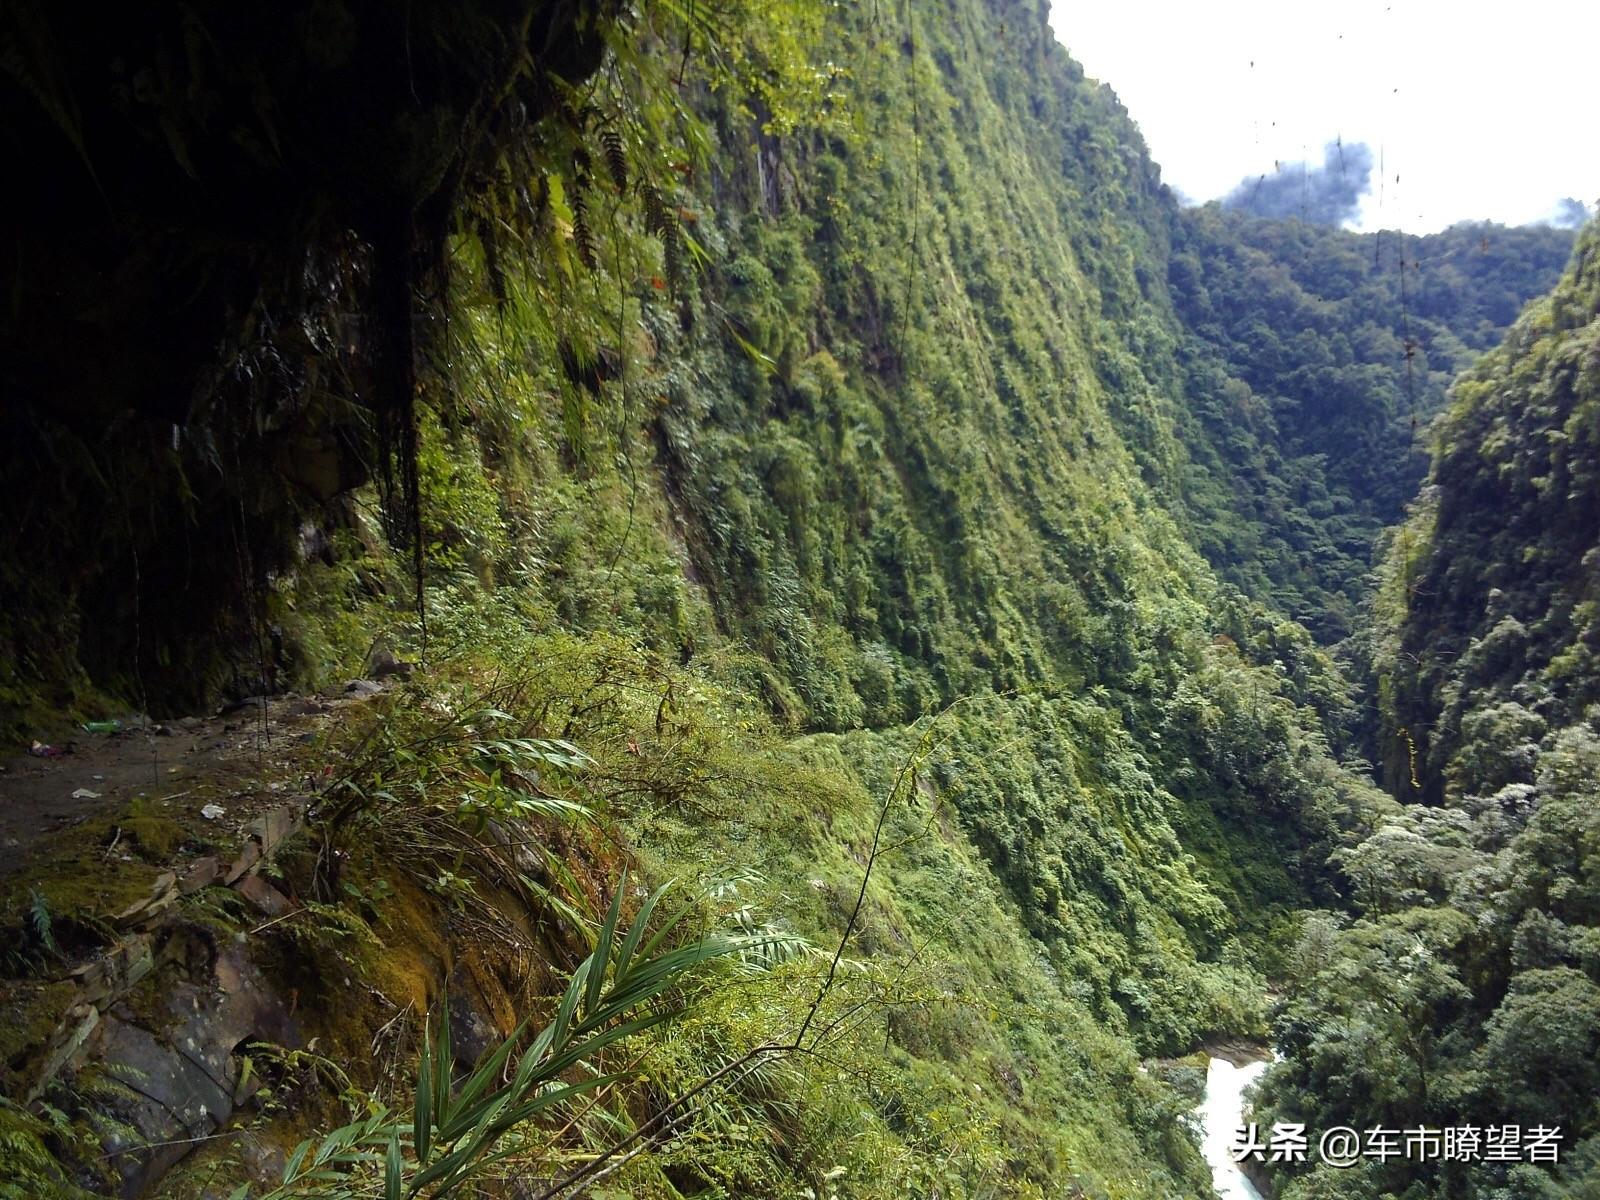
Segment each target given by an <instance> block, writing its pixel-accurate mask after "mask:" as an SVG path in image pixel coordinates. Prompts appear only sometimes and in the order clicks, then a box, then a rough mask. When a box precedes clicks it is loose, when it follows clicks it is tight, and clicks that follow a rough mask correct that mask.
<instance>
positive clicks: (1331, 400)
mask: <svg viewBox="0 0 1600 1200" xmlns="http://www.w3.org/2000/svg"><path fill="white" fill-rule="evenodd" d="M1174 228H1175V236H1174V243H1173V251H1172V257H1171V260H1170V265H1169V268H1168V277H1169V280H1170V282H1171V286H1172V291H1173V299H1174V302H1175V303H1176V305H1177V308H1178V312H1179V315H1180V316H1181V318H1182V320H1183V322H1184V324H1185V326H1186V327H1187V328H1188V329H1189V330H1190V331H1192V333H1193V334H1194V335H1195V345H1194V348H1193V349H1192V351H1191V354H1190V358H1189V360H1188V366H1189V374H1188V378H1187V388H1186V411H1187V412H1188V413H1189V414H1191V415H1192V416H1193V418H1194V419H1195V422H1196V426H1197V427H1196V428H1195V429H1194V430H1193V432H1192V433H1191V434H1189V435H1188V440H1189V441H1190V443H1191V445H1193V446H1195V447H1196V448H1197V453H1196V455H1195V459H1196V462H1197V464H1198V466H1199V468H1200V469H1198V470H1196V471H1195V473H1194V476H1193V477H1192V482H1191V485H1190V492H1189V494H1190V496H1191V500H1192V502H1193V503H1194V504H1195V506H1196V508H1197V524H1198V527H1199V541H1200V545H1201V546H1202V547H1203V548H1204V549H1205V552H1206V555H1207V557H1208V558H1209V559H1210V561H1211V562H1212V564H1213V565H1214V566H1215V567H1216V568H1217V569H1218V570H1219V571H1220V572H1221V573H1222V574H1223V575H1224V576H1225V577H1226V578H1228V579H1231V580H1234V581H1235V582H1237V583H1239V584H1240V585H1241V586H1243V587H1246V588H1247V589H1249V590H1250V591H1251V593H1252V594H1254V595H1257V596H1261V597H1264V598H1270V599H1271V601H1272V603H1273V604H1274V605H1275V606H1276V607H1278V608H1279V609H1280V610H1282V611H1283V612H1285V613H1286V614H1288V615H1289V616H1292V617H1293V618H1295V619H1296V620H1298V621H1300V622H1302V623H1303V624H1304V625H1305V626H1306V627H1307V628H1308V629H1311V630H1312V631H1313V632H1314V633H1315V634H1316V636H1317V638H1318V640H1319V641H1321V642H1323V643H1324V644H1328V643H1332V642H1337V641H1339V640H1340V639H1342V638H1345V637H1347V636H1349V634H1350V633H1351V632H1352V630H1353V629H1355V628H1356V627H1357V626H1359V625H1362V624H1364V623H1365V611H1366V602H1367V599H1368V596H1369V591H1370V586H1371V584H1370V573H1371V571H1372V568H1373V565H1374V558H1373V552H1374V548H1375V542H1376V540H1377V537H1378V534H1379V533H1380V532H1381V531H1382V530H1383V529H1385V528H1386V527H1388V526H1390V525H1393V524H1395V523H1396V522H1398V521H1399V520H1400V518H1401V515H1402V513H1403V510H1404V507H1405V505H1406V503H1407V502H1409V501H1410V500H1411V498H1412V497H1413V496H1414V495H1415V494H1416V490H1417V487H1418V486H1419V485H1420V483H1421V482H1422V479H1423V476H1424V474H1425V473H1426V470H1427V429H1428V426H1429V424H1430V422H1431V421H1432V420H1433V418H1434V416H1435V415H1436V414H1437V413H1438V412H1439V411H1440V410H1441V409H1442V408H1443V407H1444V404H1445V393H1446V390H1447V388H1448V387H1449V385H1450V383H1451V381H1452V380H1453V379H1454V378H1455V377H1456V375H1457V374H1458V373H1459V372H1461V371H1462V370H1464V369H1465V368H1466V367H1467V366H1469V365H1470V364H1471V363H1472V362H1473V360H1474V359H1475V358H1476V357H1477V356H1478V355H1479V354H1481V353H1482V352H1483V351H1485V350H1488V349H1490V348H1491V347H1493V346H1494V345H1495V344H1497V343H1498V342H1499V340H1500V338H1501V336H1502V335H1503V334H1504V333H1505V331H1506V329H1507V328H1509V327H1510V325H1511V322H1512V321H1513V320H1515V319H1516V317H1517V314H1518V313H1519V312H1520V311H1521V310H1522V306H1523V305H1524V304H1525V303H1527V302H1528V301H1529V300H1531V299H1532V298H1533V297H1535V296H1539V295H1542V294H1543V293H1544V292H1546V291H1548V290H1549V289H1550V288H1551V287H1552V286H1553V285H1554V284H1555V282H1556V279H1557V278H1558V276H1559V274H1560V272H1561V269H1562V267H1563V266H1565V265H1566V261H1567V258H1568V256H1569V255H1570V253H1571V250H1572V238H1573V235H1572V232H1571V231H1570V230H1564V229H1554V228H1550V227H1541V226H1527V227H1523V228H1516V229H1512V228H1506V227H1504V226H1497V225H1492V224H1463V225H1458V226H1455V227H1453V228H1451V229H1447V230H1445V231H1444V232H1442V233H1436V234H1428V235H1425V236H1422V237H1416V236H1409V237H1408V236H1405V235H1403V234H1400V233H1398V232H1395V231H1392V230H1391V231H1386V232H1383V233H1375V234H1355V233H1350V232H1348V231H1345V230H1342V229H1335V228H1330V227H1328V226H1324V225H1316V224H1311V223H1308V222H1303V221H1300V220H1294V219H1273V220H1268V219H1264V218H1261V217H1255V216H1250V215H1247V214H1244V213H1238V212H1229V211H1226V210H1224V209H1221V208H1219V207H1218V206H1216V205H1214V204H1213V205H1206V206H1204V207H1201V208H1193V209H1186V210H1184V211H1183V212H1182V213H1181V214H1180V216H1179V217H1178V218H1177V220H1176V222H1175V226H1174Z"/></svg>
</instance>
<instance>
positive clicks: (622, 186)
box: [600, 129, 628, 192]
mask: <svg viewBox="0 0 1600 1200" xmlns="http://www.w3.org/2000/svg"><path fill="white" fill-rule="evenodd" d="M600 145H601V147H602V148H603V149H604V151H605V158H606V169H607V170H608V171H610V172H611V182H613V183H615V184H616V185H617V190H618V191H619V192H620V191H627V189H628V156H627V155H626V154H625V153H623V149H622V135H621V134H620V133H618V132H617V131H616V130H615V129H603V130H601V131H600Z"/></svg>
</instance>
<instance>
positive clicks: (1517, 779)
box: [1265, 227, 1600, 1197]
mask: <svg viewBox="0 0 1600 1200" xmlns="http://www.w3.org/2000/svg"><path fill="white" fill-rule="evenodd" d="M1597 316H1600V230H1597V229H1595V228H1594V227H1591V228H1589V229H1588V230H1586V231H1585V232H1584V233H1583V234H1582V235H1580V239H1579V243H1578V247H1577V251H1576V253H1575V256H1574V260H1573V263H1572V265H1571V267H1570V268H1569V269H1568V272H1567V274H1566V276H1565V277H1564V278H1563V279H1562V280H1561V282H1560V284H1559V285H1558V286H1557V287H1556V288H1555V290H1554V291H1553V292H1552V293H1551V294H1550V295H1549V296H1548V297H1546V298H1544V299H1542V300H1540V301H1538V302H1537V303H1536V304H1534V305H1532V306H1531V307H1530V308H1529V309H1528V311H1527V312H1526V313H1524V315H1523V316H1522V318H1521V319H1520V320H1519V321H1518V322H1517V324H1516V325H1515V327H1514V328H1513V329H1512V331H1511V333H1510V335H1509V336H1508V337H1507V339H1506V342H1505V344H1504V345H1503V346H1501V347H1500V348H1499V349H1497V350H1495V351H1493V352H1491V353H1490V354H1488V355H1486V356H1485V357H1484V359H1483V360H1482V361H1481V362H1480V363H1479V364H1478V365H1477V366H1475V367H1474V368H1473V369H1471V370H1470V371H1468V372H1467V373H1466V375H1464V376H1463V377H1462V379H1461V380H1460V382H1459V383H1458V384H1457V385H1456V389H1455V393H1454V396H1453V398H1452V401H1451V405H1450V408H1449V409H1448V410H1447V412H1446V413H1445V415H1444V416H1443V418H1442V419H1441V420H1440V422H1439V423H1438V425H1437V427H1436V429H1435V432H1434V436H1435V439H1436V443H1435V450H1434V459H1433V467H1432V471H1431V474H1430V476H1429V480H1428V486H1427V488H1426V489H1425V490H1424V492H1423V495H1422V497H1421V498H1420V499H1419V500H1418V501H1417V502H1416V504H1415V505H1414V506H1413V508H1412V512H1411V514H1410V516H1409V518H1408V520H1407V521H1406V523H1405V524H1404V525H1403V526H1401V527H1400V528H1399V529H1397V530H1396V531H1394V533H1393V535H1392V537H1391V538H1390V539H1389V546H1388V551H1387V555H1386V557H1385V560H1384V564H1383V568H1382V572H1381V576H1380V578H1381V586H1380V589H1379V593H1378V596H1377V600H1376V623H1377V628H1376V634H1375V638H1374V643H1375V647H1376V650H1375V658H1376V663H1377V666H1378V671H1379V678H1380V687H1381V691H1380V697H1381V700H1382V705H1383V714H1382V716H1383V722H1384V729H1383V738H1384V751H1385V760H1384V761H1385V771H1386V775H1387V777H1388V780H1389V782H1390V786H1391V788H1392V790H1393V791H1394V792H1395V794H1396V795H1398V796H1399V797H1400V798H1401V799H1402V800H1403V801H1405V803H1404V804H1403V805H1400V806H1396V807H1395V808H1394V809H1393V810H1392V811H1390V812H1389V813H1388V814H1387V815H1385V816H1384V817H1383V818H1382V819H1381V820H1380V821H1379V823H1378V828H1377V829H1376V831H1375V832H1373V833H1372V834H1371V835H1370V836H1368V837H1367V838H1366V839H1365V840H1360V841H1357V842H1354V843H1353V844H1352V845H1350V846H1349V847H1347V848H1346V849H1344V850H1342V851H1340V852H1339V853H1338V854H1336V855H1335V856H1334V859H1333V863H1334V865H1335V866H1336V867H1337V869H1338V870H1339V872H1340V873H1341V874H1342V875H1343V876H1344V877H1345V878H1346V879H1347V880H1348V881H1349V886H1350V889H1351V895H1352V896H1353V898H1354V901H1355V914H1354V917H1353V918H1350V917H1346V916H1339V915H1334V914H1321V915H1317V916H1313V917H1310V918H1308V919H1307V920H1306V922H1305V925H1304V928H1303V931H1302V936H1301V942H1300V946H1299V948H1298V950H1297V951H1296V952H1295V954H1294V955H1293V956H1292V958H1291V961H1292V963H1293V967H1292V970H1291V972H1290V979H1291V981H1292V986H1291V991H1290V995H1289V999H1288V1001H1287V1002H1286V1004H1285V1006H1284V1009H1283V1012H1282V1014H1281V1015H1280V1016H1279V1018H1278V1021H1277V1023H1276V1028H1277V1030H1278V1031H1279V1037H1280V1039H1281V1044H1282V1045H1283V1047H1284V1049H1285V1051H1286V1054H1287V1060H1288V1061H1287V1063H1286V1064H1285V1066H1283V1067H1281V1068H1278V1069H1275V1070H1274V1071H1273V1072H1272V1073H1270V1074H1269V1076H1268V1079H1267V1083H1266V1085H1265V1097H1266V1102H1267V1105H1268V1109H1269V1112H1270V1114H1271V1116H1272V1117H1273V1118H1274V1119H1292V1120H1305V1121H1308V1122H1309V1123H1310V1124H1311V1125H1312V1126H1314V1127H1321V1128H1326V1127H1327V1126H1329V1125H1333V1124H1351V1125H1354V1126H1357V1127H1362V1126H1368V1125H1373V1124H1377V1123H1380V1122H1381V1123H1382V1124H1385V1125H1389V1126H1398V1127H1402V1128H1404V1127H1407V1126H1411V1127H1415V1126H1417V1125H1432V1126H1447V1125H1478V1126H1484V1125H1491V1124H1492V1125H1503V1124H1520V1125H1522V1126H1525V1127H1527V1128H1529V1129H1531V1128H1533V1127H1534V1126H1539V1125H1543V1126H1560V1127H1561V1129H1562V1141H1563V1146H1564V1155H1563V1164H1564V1165H1563V1166H1561V1167H1560V1168H1551V1169H1548V1170H1546V1169H1544V1168H1538V1167H1532V1166H1528V1165H1522V1166H1512V1167H1509V1168H1508V1167H1507V1165H1506V1164H1493V1163H1478V1164H1463V1163H1455V1164H1449V1165H1444V1166H1441V1165H1440V1164H1438V1163H1417V1162H1390V1163H1388V1164H1386V1165H1385V1166H1384V1167H1383V1168H1382V1169H1376V1168H1375V1169H1373V1170H1372V1171H1371V1172H1369V1173H1368V1174H1367V1175H1366V1176H1364V1177H1363V1182H1362V1184H1361V1187H1362V1188H1365V1189H1366V1190H1363V1191H1358V1192H1351V1191H1338V1192H1337V1193H1335V1192H1334V1191H1331V1190H1329V1189H1333V1188H1336V1187H1337V1186H1338V1185H1337V1184H1336V1182H1335V1181H1334V1180H1333V1179H1330V1178H1329V1177H1328V1175H1329V1173H1328V1172H1326V1171H1313V1172H1311V1173H1309V1174H1307V1175H1305V1177H1304V1178H1300V1179H1296V1180H1295V1181H1294V1182H1293V1183H1291V1184H1290V1185H1289V1186H1288V1187H1287V1188H1286V1189H1285V1191H1284V1195H1285V1196H1288V1197H1297V1196H1317V1195H1329V1194H1340V1195H1346V1194H1351V1195H1354V1194H1362V1195H1371V1194H1404V1195H1417V1196H1454V1195H1493V1196H1501V1195H1504V1196H1519V1197H1520V1196H1540V1197H1543V1196H1581V1195H1590V1194H1592V1190H1593V1187H1594V1180H1595V1171H1596V1161H1597V1148H1600V1109H1597V1108H1596V1104H1595V1095H1596V1087H1597V1084H1600V1079H1597V1078H1596V1075H1595V1068H1596V1063H1597V1062H1600V982H1597V981H1600V958H1597V956H1596V949H1597V947H1600V889H1597V880H1600V857H1597V854H1600V824H1597V813H1600V804H1597V800H1600V792H1597V790H1596V781H1597V779H1600V726H1597V725H1596V709H1595V707H1594V703H1595V700H1596V698H1597V697H1596V693H1595V690H1594V689H1595V686H1596V676H1595V673H1594V667H1595V663H1594V661H1593V656H1594V647H1595V645H1596V642H1597V638H1600V626H1597V625H1596V623H1595V613H1596V612H1597V611H1600V610H1597V599H1596V593H1595V587H1596V574H1595V570H1594V563H1595V558H1596V554H1597V551H1596V549H1595V543H1596V526H1595V522H1594V514H1595V513H1596V512H1597V511H1600V475H1597V473H1596V465H1597V463H1600V446H1597V445H1596V441H1595V438H1596V431H1597V430H1600V374H1597V371H1596V364H1597V363H1600V337H1597V335H1600V320H1597ZM1334 1174H1337V1173H1334Z"/></svg>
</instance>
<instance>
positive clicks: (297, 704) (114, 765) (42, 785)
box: [0, 684, 379, 881]
mask: <svg viewBox="0 0 1600 1200" xmlns="http://www.w3.org/2000/svg"><path fill="white" fill-rule="evenodd" d="M377 690H379V689H378V688H377V685H371V684H367V685H365V686H364V687H361V688H358V689H356V691H354V692H350V693H344V692H339V693H334V694H330V695H321V696H298V695H295V696H276V697H272V698H270V699H264V700H259V701H254V702H251V703H249V704H247V705H245V706H244V707H240V708H236V709H234V710H233V711H229V712H225V713H222V714H219V715H215V716H210V717H185V718H182V719H180V720H176V721H170V722H166V723H164V724H146V723H144V722H142V721H140V720H139V719H138V718H133V719H131V720H129V721H127V722H125V728H124V729H122V730H121V731H119V732H116V733H88V732H80V733H79V734H78V735H77V736H76V737H75V738H74V739H73V741H71V742H70V743H68V744H66V745H64V746H62V747H60V749H61V750H62V751H64V752H63V753H62V754H61V755H60V756H59V757H39V756H36V755H33V754H27V753H24V754H20V755H15V756H13V757H11V758H8V759H5V760H0V881H3V880H5V879H6V878H8V877H10V876H12V875H14V874H16V873H17V872H19V871H21V870H24V869H26V868H29V867H35V866H38V865H39V863H40V859H41V858H42V857H43V858H47V857H48V856H49V854H50V849H49V843H50V842H51V841H52V840H53V839H54V838H56V837H57V836H58V835H60V834H63V833H65V832H67V831H70V830H72V829H74V828H75V827H78V826H81V825H84V824H85V823H86V822H90V821H94V820H99V819H103V818H107V817H112V816H114V815H116V814H120V813H126V812H129V811H130V810H132V811H136V812H137V813H138V814H139V816H140V817H148V818H151V819H155V820H160V821H171V822H173V823H175V824H176V825H177V826H180V827H184V828H192V829H197V830H203V831H204V833H205V834H206V835H208V838H207V840H213V841H226V840H229V839H230V837H231V836H232V835H233V834H235V833H236V832H238V831H240V830H242V829H243V828H244V827H245V826H246V825H247V824H248V823H249V822H250V821H251V820H252V819H254V818H255V817H257V816H259V815H261V813H262V812H265V811H266V810H268V809H270V808H272V807H274V806H275V805H276V804H278V803H281V801H282V793H285V792H288V791H305V790H312V789H314V787H315V784H316V783H317V779H316V775H317V773H318V772H319V771H320V770H321V769H322V767H323V766H324V764H323V763H321V762H319V761H318V760H319V758H320V756H319V755H318V753H317V750H318V747H319V746H320V745H322V744H323V743H324V742H325V740H326V736H327V734H328V733H329V731H330V729H331V727H332V726H334V725H335V724H336V723H337V721H338V714H339V711H340V710H341V709H344V708H347V707H349V706H351V705H353V704H359V703H361V702H362V701H364V700H365V699H366V698H368V697H369V696H371V695H373V694H376V692H377ZM208 806H215V808H220V809H221V810H222V811H221V812H220V813H216V812H215V808H213V809H210V810H208ZM197 822H198V823H199V824H197ZM112 836H113V838H114V837H115V836H116V834H115V831H113V834H112ZM108 852H109V853H115V852H116V847H115V846H114V845H112V846H108Z"/></svg>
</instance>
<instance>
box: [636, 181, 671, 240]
mask: <svg viewBox="0 0 1600 1200" xmlns="http://www.w3.org/2000/svg"><path fill="white" fill-rule="evenodd" d="M639 198H640V200H641V201H643V203H644V230H645V232H646V233H651V234H655V235H656V236H658V237H659V236H661V235H662V234H664V233H665V232H666V230H667V227H668V225H669V224H670V223H671V218H670V217H668V215H667V204H666V201H665V200H663V199H662V198H661V190H660V189H659V188H657V187H656V185H655V184H653V183H644V184H640V185H639Z"/></svg>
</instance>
